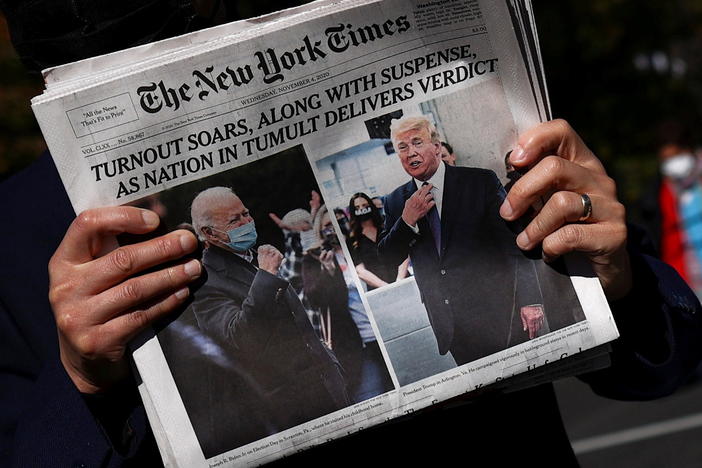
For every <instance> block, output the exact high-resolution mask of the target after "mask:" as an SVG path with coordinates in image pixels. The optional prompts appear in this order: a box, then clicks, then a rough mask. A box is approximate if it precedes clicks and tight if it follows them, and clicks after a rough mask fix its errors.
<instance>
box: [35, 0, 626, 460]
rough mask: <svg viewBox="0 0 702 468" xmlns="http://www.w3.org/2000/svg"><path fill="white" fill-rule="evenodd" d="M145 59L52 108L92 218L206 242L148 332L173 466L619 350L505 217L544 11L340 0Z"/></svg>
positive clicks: (530, 108) (278, 447) (68, 182)
mask: <svg viewBox="0 0 702 468" xmlns="http://www.w3.org/2000/svg"><path fill="white" fill-rule="evenodd" d="M130 53H131V52H130V50H126V51H121V52H117V53H115V54H110V55H107V56H104V57H97V58H94V59H88V60H86V61H83V62H77V63H75V64H68V65H65V66H63V67H58V68H55V69H52V70H48V71H47V72H46V73H45V77H46V80H47V83H48V85H47V89H46V91H45V93H44V94H42V95H41V96H38V97H37V98H35V99H34V100H33V109H34V112H35V114H36V116H37V120H38V121H39V123H40V126H41V128H42V132H43V134H44V136H45V139H46V141H47V143H48V145H49V148H50V150H51V153H52V156H53V158H54V160H55V162H56V166H57V169H58V171H59V173H60V175H61V178H62V181H63V183H64V185H65V187H66V191H67V193H68V195H69V198H70V200H71V202H72V204H73V207H74V209H75V211H76V212H77V213H78V212H81V211H83V210H85V209H89V208H95V207H99V206H113V205H131V206H139V207H142V208H146V209H150V210H152V211H154V212H156V213H157V214H158V215H159V216H160V217H161V220H162V224H161V227H160V231H159V234H160V233H164V232H167V231H172V230H176V229H185V230H189V231H191V232H192V233H193V234H194V235H195V236H196V237H197V238H198V240H199V243H200V244H199V249H198V251H197V252H196V253H194V254H193V255H192V261H197V262H199V263H200V264H201V265H202V271H203V275H202V277H201V278H200V279H199V280H198V283H197V284H196V285H195V286H194V287H192V288H191V294H190V298H189V300H188V302H187V307H185V308H184V309H183V310H181V311H180V312H179V313H176V314H174V315H173V316H172V317H171V318H170V319H169V320H168V321H167V322H166V323H161V324H159V326H158V327H157V329H156V330H154V331H153V332H150V333H149V334H147V335H145V336H142V337H140V338H139V340H137V342H136V343H134V345H133V359H134V362H135V366H136V369H137V370H138V373H139V377H140V382H141V384H140V392H141V394H142V398H143V400H144V403H145V406H146V408H147V413H148V415H149V419H150V422H151V425H152V428H153V432H154V435H155V437H156V439H157V442H158V445H159V450H160V451H161V455H162V457H163V460H164V463H165V464H166V466H184V467H193V466H202V467H215V466H253V465H260V464H264V463H266V462H269V461H272V460H275V459H278V458H281V457H284V456H286V455H289V454H292V453H295V452H297V451H300V450H304V449H307V448H309V447H312V446H314V445H317V444H320V443H323V442H325V441H329V440H333V439H336V438H339V437H344V436H346V435H348V434H351V433H353V432H356V431H359V430H361V429H362V428H364V427H369V426H372V425H375V424H379V423H382V422H385V421H388V420H391V419H393V418H396V417H399V416H402V415H404V414H408V413H411V412H414V411H417V410H419V409H421V408H424V407H427V406H429V405H432V404H435V403H437V402H440V401H444V400H447V399H449V398H451V397H454V396H457V395H460V394H464V393H468V392H473V391H475V390H481V389H484V388H485V387H489V386H491V385H495V384H498V385H500V386H501V387H508V386H509V382H510V377H514V376H518V377H517V378H518V379H519V380H518V381H519V385H520V386H521V387H524V386H528V385H530V384H531V383H530V382H531V381H533V382H536V381H544V380H547V379H549V378H556V376H559V375H565V374H567V373H569V372H570V373H572V372H575V370H573V369H583V368H588V366H589V365H595V364H594V363H595V361H596V362H597V363H601V362H602V361H603V360H604V357H605V355H604V353H606V351H605V350H603V349H602V347H601V345H603V344H605V343H608V342H609V341H611V340H613V339H615V338H616V337H617V336H618V332H617V329H616V326H615V324H614V321H613V319H612V316H611V313H610V311H609V307H608V304H607V301H606V299H605V296H604V294H603V292H602V289H601V287H600V284H599V281H598V279H597V278H596V277H595V276H594V275H593V274H592V272H591V271H590V270H589V268H588V266H587V264H586V262H584V260H583V259H581V258H579V257H568V258H566V259H564V260H559V261H558V262H555V263H550V264H547V263H545V262H544V261H543V260H542V259H541V252H540V251H539V250H538V249H536V250H535V251H532V252H522V251H520V250H519V249H518V248H517V246H516V243H515V238H516V235H517V234H518V233H519V232H520V231H521V230H522V229H523V227H524V226H525V223H526V222H528V220H529V219H528V217H529V215H527V216H526V217H525V219H523V220H519V221H515V222H513V223H507V222H505V221H504V220H503V219H502V218H501V217H500V216H499V207H500V205H501V203H502V201H503V199H504V197H505V194H506V193H507V191H508V190H509V189H510V188H511V186H512V184H514V182H515V181H516V180H517V179H518V178H519V177H520V175H521V174H520V173H519V172H517V171H515V170H514V168H513V167H511V166H510V165H509V163H508V157H509V152H510V151H511V150H512V149H513V148H514V145H515V143H516V140H517V136H518V135H519V134H520V133H521V132H523V131H525V130H527V129H529V128H531V127H532V126H534V125H536V124H538V123H539V122H541V121H543V120H544V119H546V118H547V116H548V115H550V110H549V108H548V98H547V94H546V89H545V80H544V76H543V67H542V65H541V63H540V54H539V52H538V40H537V38H536V37H535V26H534V25H533V19H532V17H531V5H530V3H529V2H528V1H516V0H514V1H486V0H485V1H484V0H437V1H404V0H383V1H382V2H381V1H373V0H340V1H328V0H325V1H321V2H313V3H311V4H309V5H306V6H305V7H304V8H297V9H293V10H291V11H289V12H283V13H280V14H275V15H271V16H269V17H264V18H261V19H260V20H259V21H250V22H245V23H244V22H242V23H232V24H230V25H225V26H220V27H219V28H213V29H212V30H210V31H209V32H198V33H193V35H192V37H191V36H190V35H186V36H183V38H180V39H170V40H166V41H163V42H162V43H156V44H154V45H153V46H149V47H144V46H142V47H139V48H136V49H134V56H133V57H134V60H130ZM534 209H536V210H538V209H539V207H538V206H535V207H534ZM123 241H124V242H131V241H136V239H127V238H125V239H123ZM588 350H589V351H588ZM578 356H580V358H579V357H578ZM559 361H562V363H563V365H562V366H560V368H559V366H558V362H559ZM597 365H600V364H597ZM530 375H531V376H532V377H530ZM550 376H551V377H550Z"/></svg>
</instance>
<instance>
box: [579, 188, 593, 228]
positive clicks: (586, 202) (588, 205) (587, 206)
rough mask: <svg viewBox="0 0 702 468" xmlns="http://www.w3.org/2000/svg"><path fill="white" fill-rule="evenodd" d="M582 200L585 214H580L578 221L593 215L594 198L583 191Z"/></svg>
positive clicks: (585, 219)
mask: <svg viewBox="0 0 702 468" xmlns="http://www.w3.org/2000/svg"><path fill="white" fill-rule="evenodd" d="M580 200H581V201H582V202H583V214H582V216H580V218H579V219H578V221H580V222H583V221H587V220H588V219H590V217H592V200H591V199H590V196H589V195H588V194H587V193H581V194H580Z"/></svg>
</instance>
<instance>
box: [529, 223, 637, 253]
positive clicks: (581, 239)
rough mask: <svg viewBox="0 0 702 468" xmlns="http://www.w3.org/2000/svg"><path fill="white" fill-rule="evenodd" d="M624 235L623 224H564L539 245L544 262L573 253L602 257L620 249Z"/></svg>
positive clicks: (624, 226) (624, 238) (624, 228)
mask: <svg viewBox="0 0 702 468" xmlns="http://www.w3.org/2000/svg"><path fill="white" fill-rule="evenodd" d="M626 235H627V233H626V224H624V223H623V222H621V223H620V222H603V223H597V224H566V225H565V226H563V227H561V228H560V229H557V230H556V231H555V232H553V233H552V234H550V235H548V236H546V237H545V238H544V240H543V242H542V243H541V246H542V250H543V256H544V260H546V261H553V260H555V259H556V258H558V257H560V256H562V255H565V254H567V253H569V252H574V251H579V252H584V253H586V254H588V255H590V256H604V255H607V254H609V253H611V252H613V251H615V250H617V249H618V248H620V247H621V246H622V245H623V244H624V242H625V241H626Z"/></svg>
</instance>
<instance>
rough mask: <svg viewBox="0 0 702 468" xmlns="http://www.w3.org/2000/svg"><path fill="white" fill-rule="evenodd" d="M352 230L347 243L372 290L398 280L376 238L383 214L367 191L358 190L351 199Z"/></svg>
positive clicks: (358, 270) (362, 276)
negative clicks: (378, 246)
mask: <svg viewBox="0 0 702 468" xmlns="http://www.w3.org/2000/svg"><path fill="white" fill-rule="evenodd" d="M349 213H350V214H351V216H350V217H351V233H350V234H349V239H348V245H349V251H350V252H351V256H352V257H353V261H354V263H355V264H356V272H357V273H358V277H359V278H361V280H363V281H364V282H365V283H366V285H367V286H368V290H369V291H370V290H373V289H375V288H379V287H381V286H385V285H386V284H388V283H392V282H393V281H395V280H396V279H399V278H397V276H398V273H397V269H395V268H391V267H390V266H389V265H387V264H386V262H384V261H383V259H382V258H381V257H380V256H379V255H378V249H377V242H378V238H379V237H380V233H381V232H382V230H383V218H382V216H381V214H380V211H379V210H378V208H376V206H375V204H374V203H373V200H372V199H371V198H370V197H369V196H368V195H366V194H365V193H362V192H360V193H355V194H354V195H353V196H352V197H351V201H350V202H349Z"/></svg>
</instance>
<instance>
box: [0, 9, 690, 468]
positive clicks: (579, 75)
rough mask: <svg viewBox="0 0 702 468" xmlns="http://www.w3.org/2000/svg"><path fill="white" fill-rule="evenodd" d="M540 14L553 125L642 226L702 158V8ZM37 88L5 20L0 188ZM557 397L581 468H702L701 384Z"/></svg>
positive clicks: (11, 168)
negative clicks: (684, 160)
mask: <svg viewBox="0 0 702 468" xmlns="http://www.w3.org/2000/svg"><path fill="white" fill-rule="evenodd" d="M240 3H242V4H248V2H240ZM263 3H271V2H263ZM533 3H534V8H535V13H536V20H537V26H538V30H539V35H540V41H541V48H542V52H543V58H544V62H545V69H546V75H547V81H548V86H549V92H550V98H551V104H552V108H553V114H554V116H555V117H559V118H564V119H566V120H568V121H569V122H570V123H571V124H572V125H573V127H574V128H576V129H577V131H578V132H579V133H580V135H581V136H582V137H583V139H584V140H585V141H586V142H588V144H589V145H590V147H591V149H592V150H593V151H594V152H595V153H596V154H597V155H598V156H599V157H600V158H601V159H602V160H603V162H604V163H605V165H606V166H607V169H608V171H609V172H610V174H611V175H612V176H614V178H615V179H616V180H617V182H618V187H619V190H620V197H621V199H622V201H623V202H625V204H626V205H627V207H628V212H629V214H630V216H631V218H632V219H634V220H641V218H642V216H643V215H645V209H642V203H641V200H642V199H645V198H646V197H647V196H649V198H650V195H651V192H653V195H654V198H653V200H654V204H655V201H656V198H655V197H656V196H657V193H656V190H658V187H659V186H660V178H659V176H658V173H659V167H660V164H659V153H660V151H659V150H660V149H661V147H662V145H663V144H664V143H670V142H671V141H675V142H677V143H680V142H681V141H682V142H683V146H685V145H686V146H688V147H689V150H690V151H691V152H694V151H695V150H699V148H700V145H701V144H702V129H701V128H700V123H701V122H702V118H701V117H702V0H667V1H653V0H590V1H587V2H583V1H576V0H533ZM252 4H253V2H252ZM41 88H42V85H41V79H40V77H38V76H32V75H29V74H27V73H26V72H25V70H24V68H23V67H22V65H21V64H20V63H19V61H18V60H17V57H16V55H15V53H14V51H13V50H12V48H11V46H10V43H9V35H8V32H7V26H6V23H5V20H4V18H3V17H2V16H0V181H2V180H3V179H5V178H7V177H10V176H11V175H12V174H13V173H15V172H17V171H19V170H21V169H22V168H23V167H26V166H27V165H29V164H31V162H32V161H33V160H34V159H36V158H37V157H38V155H39V154H40V153H41V152H42V150H43V149H44V143H43V140H42V137H41V135H40V132H39V129H38V127H37V125H36V123H35V120H34V117H33V115H32V113H31V110H30V107H29V100H30V98H31V97H32V96H35V95H37V94H39V93H40V91H41ZM673 152H675V151H673ZM678 152H680V151H678ZM647 221H651V220H650V219H648V220H647ZM556 387H557V390H558V393H559V400H560V401H561V406H562V411H563V415H564V419H565V421H566V426H567V428H568V431H569V434H570V436H571V440H572V441H573V446H574V448H575V449H576V453H578V456H579V459H580V461H581V463H582V465H583V466H584V467H608V466H615V465H616V466H626V467H643V466H646V467H648V466H650V467H661V466H670V467H688V466H690V467H699V466H702V444H700V443H699V440H701V439H702V386H700V385H699V383H698V382H696V381H691V383H690V384H689V385H687V386H685V387H684V388H682V389H681V390H680V391H679V392H678V393H677V394H676V395H675V396H673V397H670V398H666V399H663V400H657V401H655V402H648V403H620V402H613V401H610V400H604V399H601V398H598V397H596V396H594V395H593V394H592V392H590V390H589V389H588V388H587V387H586V386H584V385H583V384H581V383H579V381H577V380H575V379H570V380H566V381H562V382H559V383H557V385H556ZM546 443H547V441H546ZM535 449H536V451H538V452H539V453H540V452H541V451H542V449H541V448H535ZM528 457H529V455H528V454H525V458H526V459H529V458H528Z"/></svg>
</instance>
